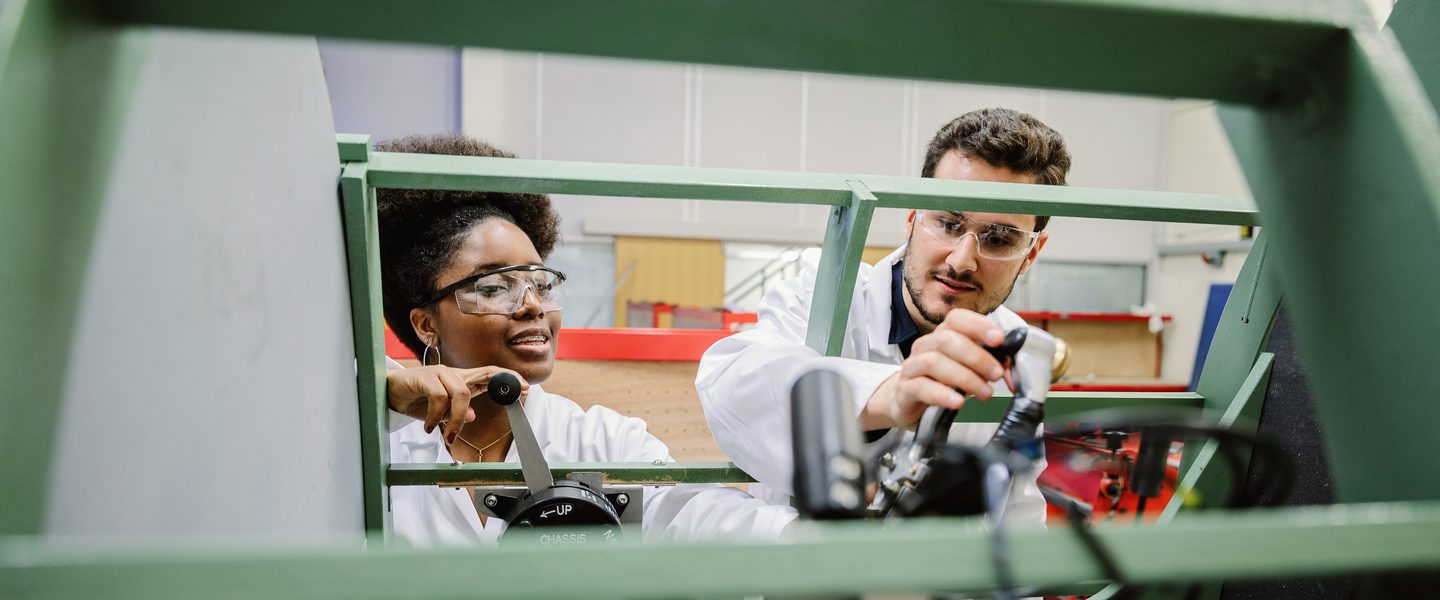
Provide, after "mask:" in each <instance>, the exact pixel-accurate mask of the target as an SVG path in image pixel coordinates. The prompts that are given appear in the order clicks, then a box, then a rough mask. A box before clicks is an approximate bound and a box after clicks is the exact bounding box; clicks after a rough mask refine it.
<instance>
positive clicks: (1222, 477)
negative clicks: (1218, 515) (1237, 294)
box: [1160, 352, 1275, 522]
mask: <svg viewBox="0 0 1440 600" xmlns="http://www.w3.org/2000/svg"><path fill="white" fill-rule="evenodd" d="M1274 365H1275V355H1274V354H1270V353H1269V352H1265V353H1262V354H1261V355H1260V358H1259V359H1257V360H1256V361H1255V367H1254V368H1252V369H1250V375H1248V376H1246V377H1245V382H1244V383H1243V384H1241V385H1240V391H1239V392H1237V393H1236V394H1235V399H1234V401H1232V402H1231V403H1230V407H1229V408H1228V409H1226V411H1225V414H1224V415H1221V417H1220V422H1219V425H1220V426H1221V427H1235V426H1236V424H1237V423H1239V424H1241V425H1240V426H1242V427H1245V426H1247V425H1245V424H1253V423H1255V422H1257V421H1259V416H1260V408H1261V405H1262V403H1263V402H1264V401H1265V390H1267V389H1269V386H1270V373H1271V370H1272V368H1273V367H1274ZM1219 449H1220V445H1219V443H1217V442H1216V441H1215V440H1206V441H1205V444H1204V445H1203V446H1201V447H1200V449H1199V450H1198V451H1195V452H1193V454H1194V456H1193V458H1191V460H1190V462H1189V468H1187V469H1186V471H1185V475H1184V477H1182V478H1181V480H1180V484H1179V486H1177V489H1176V493H1175V495H1174V496H1173V497H1171V499H1170V503H1169V504H1167V505H1165V512H1163V513H1161V515H1160V521H1161V522H1168V521H1170V520H1171V519H1174V518H1175V514H1176V513H1177V512H1179V510H1180V509H1181V507H1182V506H1183V505H1184V503H1185V498H1186V497H1187V496H1188V495H1189V494H1190V493H1191V492H1194V493H1197V494H1199V497H1200V498H1201V499H1202V501H1204V502H1206V503H1209V504H1211V505H1213V503H1214V500H1215V499H1216V498H1224V497H1225V496H1226V494H1227V493H1228V491H1229V490H1230V489H1231V488H1232V487H1233V486H1236V485H1240V482H1242V481H1244V478H1245V475H1246V474H1245V473H1231V472H1230V471H1229V468H1228V467H1227V466H1226V465H1225V464H1224V463H1215V462H1214V459H1215V453H1216V452H1217V451H1219ZM1187 454H1190V453H1187ZM1249 455H1250V452H1249V450H1248V449H1246V451H1245V452H1244V453H1243V454H1242V455H1241V456H1242V457H1243V459H1244V462H1245V463H1246V464H1247V465H1248V464H1249Z"/></svg>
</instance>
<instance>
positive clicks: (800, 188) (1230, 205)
mask: <svg viewBox="0 0 1440 600" xmlns="http://www.w3.org/2000/svg"><path fill="white" fill-rule="evenodd" d="M369 177H370V184H371V185H373V186H375V187H377V188H414V189H443V190H484V191H496V192H525V193H537V194H590V195H597V196H638V197H645V198H678V199H699V200H743V201H751V202H783V203H791V204H822V205H831V206H843V205H849V204H851V203H852V201H853V198H854V190H853V189H852V187H851V186H852V185H859V186H862V187H863V188H864V189H866V190H868V191H869V192H870V193H871V194H872V195H873V196H874V197H875V200H874V202H875V207H877V208H926V209H948V210H972V211H979V212H1009V213H1024V214H1044V215H1051V216H1064V217H1094V218H1102V219H1129V220H1143V221H1170V222H1176V223H1210V224H1219V225H1254V224H1257V222H1258V220H1257V212H1256V210H1255V207H1254V204H1253V202H1251V201H1250V200H1249V199H1247V198H1242V197H1236V196H1216V195H1210V194H1184V193H1175V192H1150V191H1136V190H1114V189H1100V188H1082V187H1068V186H1050V185H1023V184H1011V183H991V182H983V181H957V180H942V179H925V178H919V177H885V176H879V175H843V174H829V173H792V172H784V171H745V170H739V169H716V168H705V167H673V166H659V165H629V164H616V163H585V162H566V161H542V160H525V159H503V158H480V157H467V156H434V155H419V154H398V153H389V152H373V153H371V155H370V165H369Z"/></svg>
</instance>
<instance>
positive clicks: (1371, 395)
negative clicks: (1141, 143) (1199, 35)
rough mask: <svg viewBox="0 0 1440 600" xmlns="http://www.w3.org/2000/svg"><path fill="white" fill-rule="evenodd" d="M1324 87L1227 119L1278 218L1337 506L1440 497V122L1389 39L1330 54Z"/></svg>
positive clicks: (1271, 220)
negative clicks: (1437, 449)
mask: <svg viewBox="0 0 1440 600" xmlns="http://www.w3.org/2000/svg"><path fill="white" fill-rule="evenodd" d="M1310 81H1311V82H1312V85H1313V87H1311V88H1309V89H1308V90H1306V92H1307V93H1304V94H1299V95H1297V96H1296V97H1294V98H1290V99H1287V101H1283V102H1277V103H1275V104H1274V105H1270V106H1267V107H1265V108H1261V109H1255V108H1244V107H1236V106H1222V107H1221V111H1220V116H1221V122H1222V124H1223V125H1224V126H1225V129H1226V131H1227V133H1228V134H1229V136H1230V139H1231V142H1232V144H1233V145H1234V147H1235V150H1236V154H1237V156H1238V157H1239V158H1240V163H1241V165H1242V166H1243V167H1244V169H1245V172H1246V174H1247V176H1248V177H1249V181H1250V188H1251V190H1252V191H1253V192H1254V195H1255V199H1256V202H1257V203H1258V204H1259V205H1260V208H1261V209H1262V210H1263V211H1264V213H1265V217H1266V219H1265V221H1266V224H1267V226H1266V228H1265V235H1267V236H1269V237H1270V238H1271V242H1272V248H1271V250H1270V251H1271V253H1273V255H1274V256H1273V257H1272V258H1271V259H1269V260H1273V261H1274V262H1275V263H1276V266H1277V267H1278V268H1277V269H1275V270H1276V271H1277V274H1278V276H1279V279H1280V280H1281V282H1282V283H1283V285H1284V287H1285V289H1286V305H1287V307H1288V311H1289V316H1290V317H1291V318H1292V320H1293V322H1294V331H1295V339H1296V342H1297V344H1298V346H1299V348H1300V356H1301V358H1302V359H1303V362H1304V365H1305V373H1306V376H1307V377H1308V378H1309V382H1310V384H1311V392H1312V397H1313V400H1314V405H1315V411H1316V415H1317V417H1318V419H1319V422H1320V430H1321V431H1323V432H1324V434H1325V442H1326V450H1327V452H1326V454H1327V455H1328V456H1329V457H1330V460H1331V463H1332V465H1331V467H1332V472H1333V474H1334V484H1335V486H1334V490H1335V495H1336V498H1337V499H1338V500H1340V501H1343V502H1366V501H1377V500H1418V499H1436V498H1440V477H1434V476H1429V475H1428V474H1432V473H1433V472H1434V464H1433V462H1432V458H1431V455H1432V451H1433V448H1432V447H1431V443H1430V441H1431V440H1432V439H1433V438H1434V425H1435V424H1436V423H1440V403H1436V402H1433V401H1431V399H1432V398H1434V397H1435V394H1436V387H1435V386H1436V380H1435V378H1434V374H1433V371H1434V370H1435V365H1437V364H1440V344H1437V343H1436V340H1440V313H1437V312H1436V311H1435V310H1434V304H1435V299H1436V298H1440V261H1436V260H1435V259H1436V257H1440V119H1437V116H1436V110H1435V106H1434V105H1432V104H1431V103H1430V100H1429V98H1428V97H1427V96H1426V94H1425V91H1424V88H1423V87H1422V86H1421V85H1420V82H1419V81H1418V79H1417V76H1416V74H1415V71H1414V70H1413V69H1412V68H1411V67H1410V65H1409V63H1408V62H1407V61H1406V59H1405V55H1404V53H1403V52H1402V51H1401V49H1400V46H1399V44H1398V43H1397V41H1396V40H1395V37H1394V36H1393V35H1392V34H1391V32H1390V31H1389V30H1379V31H1369V30H1361V29H1357V30H1355V31H1352V32H1351V34H1350V37H1349V38H1348V39H1344V40H1340V41H1339V43H1336V44H1333V45H1332V46H1331V47H1330V48H1328V49H1327V51H1326V52H1324V53H1321V54H1319V55H1317V56H1316V57H1315V67H1314V68H1313V70H1312V71H1311V72H1310ZM1371 241H1374V242H1380V243H1367V242H1371ZM1212 358H1213V355H1212ZM1206 369H1209V366H1208V365H1207V366H1206ZM1201 392H1202V393H1205V390H1203V389H1202V390H1201ZM1207 397H1209V394H1207Z"/></svg>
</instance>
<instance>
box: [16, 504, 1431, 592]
mask: <svg viewBox="0 0 1440 600" xmlns="http://www.w3.org/2000/svg"><path fill="white" fill-rule="evenodd" d="M792 534H793V535H792V536H791V539H790V541H788V542H787V543H783V544H765V545H728V544H724V543H708V544H667V543H632V542H628V541H622V542H621V543H619V544H599V545H588V546H545V547H538V546H533V545H522V544H514V545H508V546H502V547H500V548H475V549H437V550H424V551H419V550H410V549H400V548H386V549H380V550H375V551H372V552H368V553H367V552H364V551H361V550H358V549H355V548H354V547H353V546H352V547H324V548H296V547H294V546H279V547H275V546H271V547H250V548H248V549H243V550H242V549H235V548H233V547H231V548H217V547H215V546H214V545H210V546H208V547H193V548H172V549H170V550H168V551H163V550H155V549H153V548H152V549H148V550H147V549H142V548H127V549H116V548H111V549H110V550H109V551H106V550H99V549H94V548H91V549H84V548H74V549H65V548H63V547H57V545H55V544H53V543H52V544H49V545H47V544H45V543H44V542H40V541H31V540H13V539H12V540H4V541H0V596H3V597H5V598H10V599H13V600H26V599H30V598H46V599H53V598H93V597H109V598H127V597H143V598H156V599H163V598H187V599H188V598H197V597H205V598H253V597H256V596H265V597H288V598H317V597H325V598H333V597H344V598H362V599H363V598H387V599H395V600H400V599H405V598H417V599H418V598H458V597H471V596H475V595H477V594H483V595H485V596H487V597H495V598H575V597H630V598H674V597H676V596H691V597H717V596H726V597H729V596H741V595H759V594H765V595H773V596H782V595H797V594H806V595H826V594H832V595H833V594H859V593H866V592H921V591H933V590H947V591H955V592H970V593H975V592H982V593H983V592H984V591H985V590H987V589H989V588H991V587H992V586H993V585H994V572H993V570H992V565H991V563H990V561H989V560H986V559H984V557H986V556H989V553H990V548H991V543H992V540H991V536H990V533H989V532H987V531H985V530H984V529H983V528H981V527H978V526H977V523H976V522H975V521H972V520H967V519H939V520H937V519H916V520H911V521H901V522H897V523H892V524H887V525H883V526H882V525H881V524H879V523H873V522H871V523H838V524H836V523H831V524H819V523H808V524H805V526H804V527H799V528H797V529H796V530H795V531H793V532H792ZM1096 535H1097V536H1098V537H1099V538H1100V539H1101V540H1102V542H1103V543H1104V544H1105V546H1106V547H1107V548H1109V550H1110V552H1111V553H1112V554H1113V555H1114V556H1115V559H1116V561H1117V562H1118V563H1119V567H1120V569H1121V570H1122V571H1123V572H1124V573H1125V574H1127V576H1128V577H1129V578H1130V579H1131V580H1132V581H1134V582H1136V583H1155V582H1171V581H1213V580H1219V579H1227V580H1242V579H1261V578H1276V577H1304V576H1314V575H1347V574H1354V573H1367V572H1383V571H1398V570H1403V569H1422V568H1424V569H1435V568H1437V567H1440V544H1437V543H1436V541H1435V540H1437V539H1440V506H1437V505H1435V504H1433V503H1415V504H1382V505H1349V506H1330V507H1305V508H1290V509H1276V510H1271V511H1263V512H1260V511H1251V512H1245V513H1229V512H1225V513H1197V514H1187V515H1182V516H1181V517H1180V518H1177V519H1176V520H1175V521H1174V522H1173V523H1171V524H1170V525H1168V526H1166V527H1099V528H1097V531H1096ZM1009 541H1010V550H1011V552H1012V553H1013V554H1014V555H1015V556H1016V557H1024V559H1023V560H1016V561H1015V562H1014V564H1013V566H1014V574H1015V581H1016V583H1017V584H1018V585H1021V586H1031V585H1041V586H1057V587H1058V586H1071V585H1074V584H1076V583H1083V582H1095V581H1098V580H1099V579H1100V578H1101V576H1102V575H1101V573H1100V569H1099V567H1098V566H1097V563H1096V561H1095V560H1094V559H1093V557H1091V555H1090V554H1089V551H1088V550H1086V549H1085V547H1084V546H1083V544H1081V542H1080V541H1079V540H1078V539H1077V538H1076V537H1075V535H1074V534H1073V533H1072V532H1070V531H1068V530H1066V529H1063V528H1061V529H1051V530H1043V529H1039V528H1018V527H1017V528H1013V529H1012V530H1011V531H1010V535H1009ZM1177 548H1178V549H1184V554H1185V558H1184V560H1179V559H1177V557H1176V552H1177ZM956 557H969V558H967V559H964V560H957V559H956ZM457 573H463V574H467V576H465V577H460V576H457V575H456V574H457Z"/></svg>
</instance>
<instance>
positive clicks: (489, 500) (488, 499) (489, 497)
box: [485, 494, 500, 508]
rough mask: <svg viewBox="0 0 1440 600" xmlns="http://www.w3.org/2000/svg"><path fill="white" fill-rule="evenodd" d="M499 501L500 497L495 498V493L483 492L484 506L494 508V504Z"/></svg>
mask: <svg viewBox="0 0 1440 600" xmlns="http://www.w3.org/2000/svg"><path fill="white" fill-rule="evenodd" d="M499 503H500V499H499V498H496V497H495V494H485V506H488V507H490V508H495V505H496V504H499Z"/></svg>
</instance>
